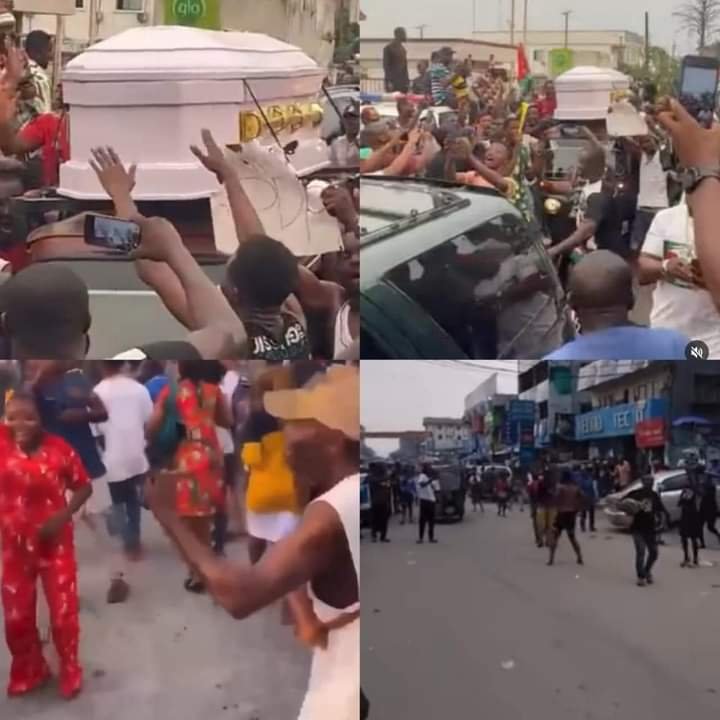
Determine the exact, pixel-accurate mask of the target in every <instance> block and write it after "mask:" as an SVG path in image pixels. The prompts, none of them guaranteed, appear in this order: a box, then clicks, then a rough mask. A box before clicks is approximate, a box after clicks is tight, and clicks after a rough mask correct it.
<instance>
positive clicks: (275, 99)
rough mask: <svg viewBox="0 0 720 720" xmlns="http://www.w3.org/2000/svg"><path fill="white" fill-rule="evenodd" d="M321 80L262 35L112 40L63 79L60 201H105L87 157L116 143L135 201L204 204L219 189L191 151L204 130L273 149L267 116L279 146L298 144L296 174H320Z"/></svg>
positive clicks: (164, 32) (179, 33) (297, 56)
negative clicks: (131, 167)
mask: <svg viewBox="0 0 720 720" xmlns="http://www.w3.org/2000/svg"><path fill="white" fill-rule="evenodd" d="M324 76H325V71H324V70H323V69H322V68H320V67H319V66H318V65H317V64H316V63H315V62H314V61H313V60H312V59H311V58H310V57H308V56H307V55H306V54H305V53H303V52H302V50H300V49H298V48H296V47H294V46H292V45H288V44H287V43H284V42H281V41H279V40H276V39H274V38H271V37H268V36H267V35H260V34H256V33H240V32H215V31H210V30H198V29H195V28H186V27H169V26H160V27H145V28H135V29H132V30H128V31H126V32H123V33H121V34H119V35H115V36H113V37H111V38H109V39H108V40H104V41H102V42H100V43H98V44H97V45H94V46H92V47H91V48H89V49H88V50H86V51H85V52H84V53H82V54H81V55H79V56H78V57H76V58H74V59H73V60H72V61H70V63H68V65H67V68H66V69H65V72H64V74H63V94H64V99H65V102H66V103H67V104H68V105H69V106H70V146H71V160H70V162H68V163H65V164H64V165H63V166H62V167H61V172H60V193H61V194H62V195H66V196H69V197H73V198H80V199H99V198H104V197H105V194H104V192H103V190H102V188H101V187H100V184H99V183H98V181H97V179H96V177H95V175H94V173H93V171H92V168H91V167H90V165H89V159H90V149H91V148H92V147H95V146H98V145H112V146H113V147H115V149H116V150H117V151H118V152H119V153H120V155H121V157H122V158H123V160H125V161H126V162H128V163H137V164H138V175H137V180H138V182H137V187H136V190H135V193H134V195H135V197H136V199H138V200H165V199H167V200H189V199H195V198H202V197H209V196H210V195H212V194H213V193H214V192H216V191H217V189H218V185H217V183H216V181H215V178H214V177H213V176H212V175H211V174H210V173H208V172H207V171H206V170H205V169H204V168H202V166H201V165H200V164H199V163H198V162H197V160H196V159H195V157H194V156H193V155H192V153H191V152H190V145H192V144H201V140H200V130H201V129H202V128H208V129H209V130H211V131H212V133H213V134H214V136H215V138H216V140H217V141H218V143H220V144H223V145H231V144H235V143H238V142H239V141H240V140H245V141H249V140H251V139H254V138H255V137H258V135H259V140H260V142H262V143H265V144H272V143H274V142H275V140H274V139H273V137H272V134H271V133H270V132H269V130H268V128H267V126H266V125H265V122H264V120H263V116H264V117H265V118H267V119H268V120H269V121H271V122H272V124H273V126H274V128H275V130H276V134H277V136H278V138H279V140H280V142H281V144H283V145H287V144H288V143H291V142H294V141H296V142H297V147H296V149H295V153H294V154H293V155H292V157H291V161H292V165H293V167H294V168H295V169H296V170H297V172H298V173H300V174H305V173H308V172H312V171H313V170H316V169H319V168H322V167H323V166H325V165H327V162H328V151H327V146H326V145H325V143H324V142H323V141H322V139H321V137H320V124H319V123H320V122H321V120H322V111H321V109H320V108H319V107H318V106H317V104H316V102H317V100H318V97H319V94H320V92H321V87H322V81H323V78H324ZM248 88H249V89H248ZM253 95H254V96H255V100H257V105H256V103H255V100H254V99H253ZM258 105H259V106H260V108H262V111H258ZM318 113H320V115H319V117H318Z"/></svg>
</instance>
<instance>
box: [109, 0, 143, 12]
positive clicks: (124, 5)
mask: <svg viewBox="0 0 720 720" xmlns="http://www.w3.org/2000/svg"><path fill="white" fill-rule="evenodd" d="M144 5H145V0H115V9H116V10H126V11H129V12H142V11H143V10H144V9H145V8H144V7H143V6H144Z"/></svg>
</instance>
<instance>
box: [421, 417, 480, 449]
mask: <svg viewBox="0 0 720 720" xmlns="http://www.w3.org/2000/svg"><path fill="white" fill-rule="evenodd" d="M423 427H424V428H425V432H426V433H427V442H426V444H425V448H426V449H427V450H428V451H429V452H439V453H442V452H454V451H462V450H465V449H466V448H467V445H468V443H469V441H470V425H469V424H468V423H467V422H466V421H465V420H460V419H456V418H433V417H426V418H423Z"/></svg>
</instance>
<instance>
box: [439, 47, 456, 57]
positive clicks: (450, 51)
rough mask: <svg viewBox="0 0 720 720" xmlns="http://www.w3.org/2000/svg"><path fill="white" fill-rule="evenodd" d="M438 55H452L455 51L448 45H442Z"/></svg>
mask: <svg viewBox="0 0 720 720" xmlns="http://www.w3.org/2000/svg"><path fill="white" fill-rule="evenodd" d="M438 54H440V55H454V54H455V51H454V50H453V49H452V48H451V47H450V46H449V45H443V46H442V47H441V48H440V49H439V50H438Z"/></svg>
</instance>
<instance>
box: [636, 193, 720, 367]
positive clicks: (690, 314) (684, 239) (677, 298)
mask: <svg viewBox="0 0 720 720" xmlns="http://www.w3.org/2000/svg"><path fill="white" fill-rule="evenodd" d="M642 252H643V253H644V254H646V255H652V256H653V257H656V258H659V259H661V260H665V259H667V258H670V257H673V256H677V257H680V258H681V259H682V260H684V261H685V262H689V261H690V260H691V259H692V258H693V257H694V256H695V239H694V229H693V222H692V219H691V218H690V216H689V213H688V208H687V205H686V204H685V203H684V202H683V203H680V204H679V205H677V206H675V207H672V208H669V209H667V210H661V211H660V212H659V213H658V214H657V215H656V216H655V219H654V220H653V222H652V225H651V226H650V230H648V234H647V236H646V238H645V242H644V244H643V246H642ZM650 327H654V328H668V329H670V330H677V331H678V332H681V333H682V334H683V335H686V336H687V337H689V338H690V339H691V340H702V341H703V342H704V343H706V344H707V346H708V348H709V349H710V357H711V358H712V357H720V313H718V310H717V308H716V307H715V304H714V303H713V300H712V297H711V296H710V293H709V292H708V291H707V290H703V289H702V288H698V287H685V285H684V284H683V283H679V282H669V281H667V280H664V279H660V280H658V282H657V284H656V285H655V290H654V291H653V306H652V311H651V313H650Z"/></svg>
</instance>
